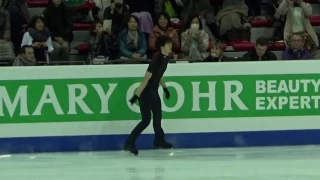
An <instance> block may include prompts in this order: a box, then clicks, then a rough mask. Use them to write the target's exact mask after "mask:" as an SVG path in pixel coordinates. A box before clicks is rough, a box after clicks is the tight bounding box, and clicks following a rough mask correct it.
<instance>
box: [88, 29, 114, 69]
mask: <svg viewBox="0 0 320 180" xmlns="http://www.w3.org/2000/svg"><path fill="white" fill-rule="evenodd" d="M90 35H91V36H90V39H89V45H90V51H89V56H88V59H87V62H88V63H90V64H94V62H95V61H96V62H99V61H105V60H106V59H108V60H115V59H116V58H117V50H118V43H117V39H116V37H115V36H114V35H112V33H111V31H110V30H104V29H103V27H102V24H100V23H93V24H92V26H91V28H90Z"/></svg>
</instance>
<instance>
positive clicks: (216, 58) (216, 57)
mask: <svg viewBox="0 0 320 180" xmlns="http://www.w3.org/2000/svg"><path fill="white" fill-rule="evenodd" d="M233 60H234V58H229V57H226V56H224V55H223V46H222V44H221V43H219V42H215V43H214V44H213V46H212V47H211V48H210V55H209V56H208V57H207V58H205V59H204V60H203V62H231V61H233Z"/></svg>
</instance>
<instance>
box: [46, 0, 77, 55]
mask: <svg viewBox="0 0 320 180" xmlns="http://www.w3.org/2000/svg"><path fill="white" fill-rule="evenodd" d="M70 13H71V12H70V10H69V9H68V8H67V7H66V6H65V5H64V4H63V3H61V0H50V1H49V5H48V7H47V8H46V9H45V10H44V12H43V15H44V19H45V24H46V26H47V27H48V28H49V30H50V32H51V36H52V40H53V42H52V44H53V47H54V50H53V52H52V56H51V59H52V60H53V61H69V50H70V49H69V44H70V42H71V41H72V39H73V34H72V28H73V24H72V20H71V14H70Z"/></svg>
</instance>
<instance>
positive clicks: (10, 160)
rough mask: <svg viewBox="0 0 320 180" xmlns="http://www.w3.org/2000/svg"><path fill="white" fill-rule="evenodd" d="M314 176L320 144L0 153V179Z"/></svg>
mask: <svg viewBox="0 0 320 180" xmlns="http://www.w3.org/2000/svg"><path fill="white" fill-rule="evenodd" d="M207 179H208V180H319V179H320V146H292V147H256V148H217V149H174V150H155V151H153V150H146V151H140V154H139V156H132V155H130V154H127V153H125V152H122V151H112V152H81V153H52V154H49V153H48V154H13V155H5V154H2V155H1V156H0V180H207Z"/></svg>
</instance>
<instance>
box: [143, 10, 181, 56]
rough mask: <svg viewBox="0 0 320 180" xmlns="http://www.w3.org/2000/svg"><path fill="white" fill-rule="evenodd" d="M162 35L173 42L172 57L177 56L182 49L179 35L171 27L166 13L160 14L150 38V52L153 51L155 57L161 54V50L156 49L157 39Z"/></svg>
mask: <svg viewBox="0 0 320 180" xmlns="http://www.w3.org/2000/svg"><path fill="white" fill-rule="evenodd" d="M161 35H167V36H169V37H170V38H171V40H172V54H171V55H170V56H171V57H172V55H174V54H177V53H178V52H179V51H180V49H181V47H180V41H179V35H178V33H177V31H176V30H175V29H173V28H172V27H170V17H169V15H168V14H166V13H161V14H160V16H159V18H158V19H157V22H156V25H155V27H154V28H153V30H152V33H151V34H150V36H149V50H151V51H152V55H153V56H155V55H157V54H158V53H159V49H158V48H157V47H156V39H157V38H158V37H159V36H161Z"/></svg>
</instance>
